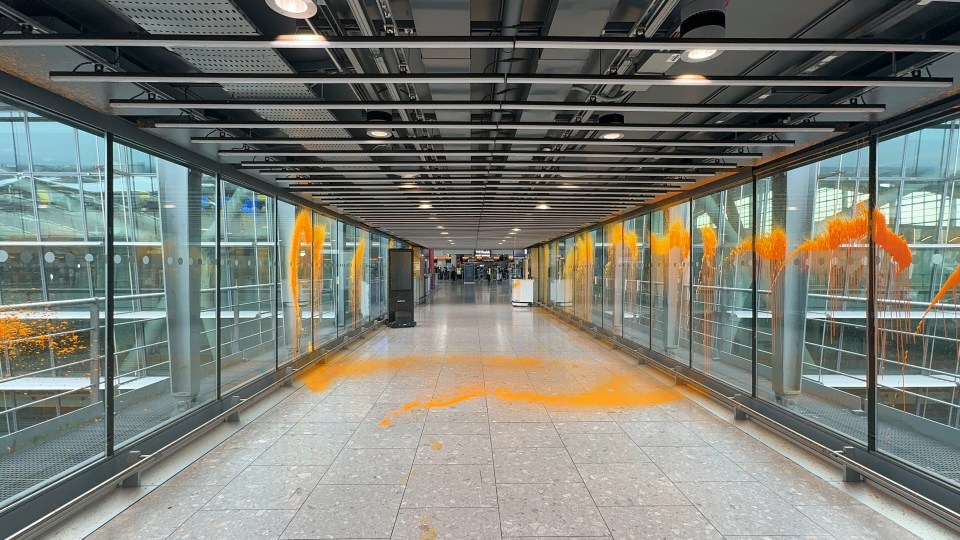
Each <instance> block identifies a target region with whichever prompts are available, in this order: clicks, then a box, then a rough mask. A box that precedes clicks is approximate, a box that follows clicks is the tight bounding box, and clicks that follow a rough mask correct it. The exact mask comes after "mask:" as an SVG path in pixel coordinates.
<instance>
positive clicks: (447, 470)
mask: <svg viewBox="0 0 960 540" xmlns="http://www.w3.org/2000/svg"><path fill="white" fill-rule="evenodd" d="M496 505H497V489H496V485H495V484H494V475H493V466H492V465H414V466H413V469H412V470H411V471H410V478H409V479H408V480H407V489H406V491H405V492H404V494H403V504H402V507H403V508H451V507H473V508H479V507H490V506H496Z"/></svg>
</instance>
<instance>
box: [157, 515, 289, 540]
mask: <svg viewBox="0 0 960 540" xmlns="http://www.w3.org/2000/svg"><path fill="white" fill-rule="evenodd" d="M294 514H296V510H200V511H199V512H197V513H196V514H194V515H193V516H192V517H191V518H190V519H188V520H187V521H186V523H184V524H183V525H181V526H180V527H178V528H177V530H176V531H174V532H173V534H171V535H170V536H168V537H167V538H170V539H171V540H173V539H177V540H179V539H184V540H185V539H188V538H189V539H205V538H210V539H221V538H238V539H239V538H243V539H246V538H279V537H280V533H282V532H283V529H284V528H285V527H286V526H287V524H288V523H290V520H291V519H293V516H294Z"/></svg>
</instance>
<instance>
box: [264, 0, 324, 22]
mask: <svg viewBox="0 0 960 540" xmlns="http://www.w3.org/2000/svg"><path fill="white" fill-rule="evenodd" d="M266 2H267V6H269V7H270V9H272V10H273V11H276V12H277V13H279V14H280V15H283V16H284V17H290V18H291V19H309V18H310V17H313V16H314V15H316V14H317V4H315V3H314V2H313V0H266Z"/></svg>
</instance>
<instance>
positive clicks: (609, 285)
mask: <svg viewBox="0 0 960 540" xmlns="http://www.w3.org/2000/svg"><path fill="white" fill-rule="evenodd" d="M600 249H601V251H602V253H601V255H602V256H603V273H602V274H600V275H602V276H603V277H602V279H603V285H602V291H601V296H602V298H603V317H602V321H601V322H602V325H603V328H604V329H605V330H609V331H612V332H613V333H614V334H615V335H620V333H621V323H622V321H623V254H624V249H623V222H617V223H612V224H609V225H607V226H606V227H605V228H604V230H603V245H602V247H601V248H600Z"/></svg>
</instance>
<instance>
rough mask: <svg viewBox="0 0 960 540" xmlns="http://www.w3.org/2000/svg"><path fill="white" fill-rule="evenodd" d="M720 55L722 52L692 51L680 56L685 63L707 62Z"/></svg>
mask: <svg viewBox="0 0 960 540" xmlns="http://www.w3.org/2000/svg"><path fill="white" fill-rule="evenodd" d="M719 55H720V51H718V50H716V49H690V50H689V51H684V52H683V53H682V54H681V55H680V58H681V59H682V60H683V61H684V62H706V61H707V60H709V59H711V58H713V57H715V56H719Z"/></svg>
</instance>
